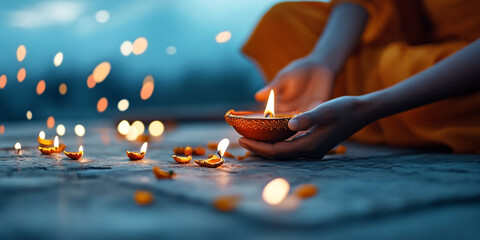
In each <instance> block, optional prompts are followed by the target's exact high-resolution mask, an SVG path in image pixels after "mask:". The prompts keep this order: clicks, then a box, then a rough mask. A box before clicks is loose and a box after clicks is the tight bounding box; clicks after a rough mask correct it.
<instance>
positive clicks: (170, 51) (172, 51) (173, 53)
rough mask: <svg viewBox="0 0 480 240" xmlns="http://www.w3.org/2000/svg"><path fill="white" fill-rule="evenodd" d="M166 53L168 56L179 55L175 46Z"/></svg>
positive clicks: (167, 49)
mask: <svg viewBox="0 0 480 240" xmlns="http://www.w3.org/2000/svg"><path fill="white" fill-rule="evenodd" d="M165 52H167V54H168V55H175V53H177V48H176V47H175V46H168V47H167V48H166V49H165Z"/></svg>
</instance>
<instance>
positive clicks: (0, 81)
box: [0, 74, 7, 89]
mask: <svg viewBox="0 0 480 240" xmlns="http://www.w3.org/2000/svg"><path fill="white" fill-rule="evenodd" d="M5 85H7V76H6V75H5V74H3V75H2V76H0V89H3V88H4V87H5Z"/></svg>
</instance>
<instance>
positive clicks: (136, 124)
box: [131, 120, 145, 135]
mask: <svg viewBox="0 0 480 240" xmlns="http://www.w3.org/2000/svg"><path fill="white" fill-rule="evenodd" d="M131 127H133V128H135V129H137V134H138V135H142V134H143V133H144V132H145V125H143V123H142V122H141V121H138V120H137V121H135V122H133V123H132V126H131Z"/></svg>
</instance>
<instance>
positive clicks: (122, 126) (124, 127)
mask: <svg viewBox="0 0 480 240" xmlns="http://www.w3.org/2000/svg"><path fill="white" fill-rule="evenodd" d="M117 130H118V133H120V134H121V135H127V133H128V131H129V130H130V123H128V121H127V120H122V121H120V123H118V126H117Z"/></svg>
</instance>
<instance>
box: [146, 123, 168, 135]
mask: <svg viewBox="0 0 480 240" xmlns="http://www.w3.org/2000/svg"><path fill="white" fill-rule="evenodd" d="M163 131H165V126H164V125H163V123H162V122H160V121H158V120H156V121H153V122H151V123H150V125H148V132H149V133H150V135H152V136H154V137H158V136H160V135H162V134H163Z"/></svg>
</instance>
